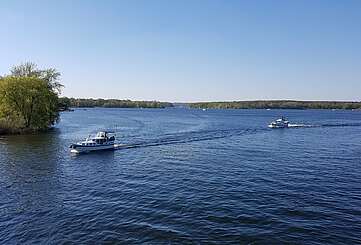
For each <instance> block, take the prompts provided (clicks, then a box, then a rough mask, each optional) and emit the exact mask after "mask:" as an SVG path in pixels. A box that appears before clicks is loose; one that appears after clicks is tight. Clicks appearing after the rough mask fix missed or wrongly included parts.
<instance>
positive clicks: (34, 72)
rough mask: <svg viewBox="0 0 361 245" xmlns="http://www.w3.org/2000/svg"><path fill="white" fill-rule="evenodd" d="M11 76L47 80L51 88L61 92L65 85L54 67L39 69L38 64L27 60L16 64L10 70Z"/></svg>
mask: <svg viewBox="0 0 361 245" xmlns="http://www.w3.org/2000/svg"><path fill="white" fill-rule="evenodd" d="M10 73H11V74H10V76H13V77H35V78H39V79H42V80H44V81H45V82H47V85H48V87H49V89H51V90H53V91H55V92H57V93H59V94H60V92H61V89H62V87H63V85H62V84H60V82H59V78H60V76H61V74H60V72H58V71H57V70H56V69H54V68H48V69H43V70H41V69H38V67H37V65H36V64H35V63H32V62H25V63H23V64H21V65H17V66H14V67H13V68H11V70H10Z"/></svg>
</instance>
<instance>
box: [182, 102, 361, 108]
mask: <svg viewBox="0 0 361 245" xmlns="http://www.w3.org/2000/svg"><path fill="white" fill-rule="evenodd" d="M188 106H189V107H190V108H198V109H299V110H306V109H341V110H359V109H361V102H343V101H297V100H255V101H231V102H199V103H189V104H188Z"/></svg>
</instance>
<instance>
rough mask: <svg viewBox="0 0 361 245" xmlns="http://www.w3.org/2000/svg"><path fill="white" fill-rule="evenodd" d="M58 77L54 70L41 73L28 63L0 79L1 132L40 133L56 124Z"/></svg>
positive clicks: (57, 116)
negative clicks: (30, 131) (31, 131)
mask: <svg viewBox="0 0 361 245" xmlns="http://www.w3.org/2000/svg"><path fill="white" fill-rule="evenodd" d="M59 77H60V73H59V72H57V71H56V70H55V69H53V68H50V69H45V70H40V69H38V68H37V66H36V65H35V64H34V63H30V62H27V63H24V64H22V65H19V66H15V67H13V68H12V69H11V71H10V75H6V76H3V77H0V129H2V130H3V131H4V130H7V131H9V132H13V131H16V129H19V130H20V129H21V130H24V131H28V130H43V129H47V128H49V127H50V126H52V125H53V124H54V123H55V122H57V120H58V119H59V113H58V94H59V93H60V89H61V88H62V85H61V84H60V83H59ZM0 131H1V130H0Z"/></svg>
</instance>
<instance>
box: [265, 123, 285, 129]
mask: <svg viewBox="0 0 361 245" xmlns="http://www.w3.org/2000/svg"><path fill="white" fill-rule="evenodd" d="M268 127H269V128H288V125H272V124H270V125H268Z"/></svg>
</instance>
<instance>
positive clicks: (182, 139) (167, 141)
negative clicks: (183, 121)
mask: <svg viewBox="0 0 361 245" xmlns="http://www.w3.org/2000/svg"><path fill="white" fill-rule="evenodd" d="M351 126H352V127H355V126H361V123H345V124H319V125H316V124H315V125H311V124H289V125H288V127H289V128H316V127H351ZM265 131H267V129H266V128H249V129H224V130H201V131H189V132H183V133H174V134H164V135H162V136H160V137H159V138H157V139H149V140H146V141H137V142H130V143H125V144H115V145H114V148H115V149H128V148H140V147H151V146H161V145H173V144H186V143H191V142H197V141H207V140H217V139H222V138H230V137H235V136H243V135H250V134H256V133H261V132H265Z"/></svg>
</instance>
